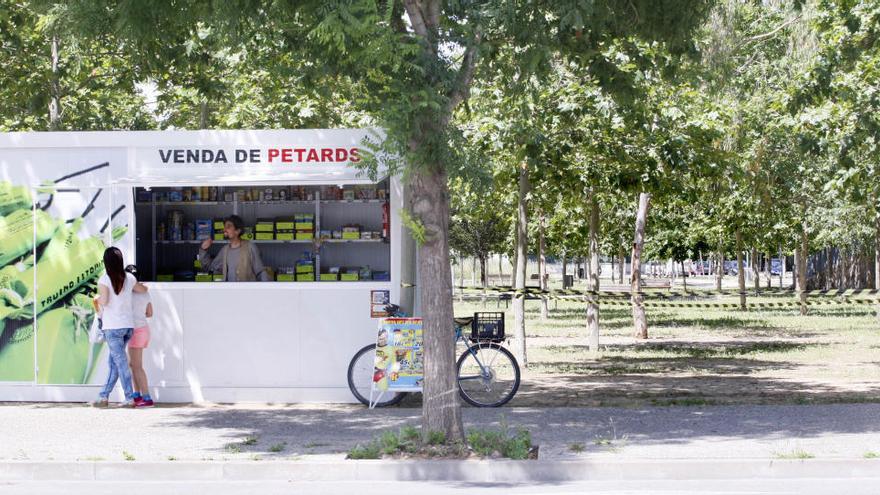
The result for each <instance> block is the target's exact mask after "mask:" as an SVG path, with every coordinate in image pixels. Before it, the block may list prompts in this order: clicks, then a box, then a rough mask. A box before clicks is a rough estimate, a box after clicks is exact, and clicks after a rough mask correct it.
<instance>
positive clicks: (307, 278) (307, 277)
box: [296, 273, 315, 282]
mask: <svg viewBox="0 0 880 495" xmlns="http://www.w3.org/2000/svg"><path fill="white" fill-rule="evenodd" d="M296 281H297V282H314V281H315V274H314V273H297V274H296Z"/></svg>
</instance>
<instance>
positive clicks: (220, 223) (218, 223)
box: [214, 218, 226, 241]
mask: <svg viewBox="0 0 880 495" xmlns="http://www.w3.org/2000/svg"><path fill="white" fill-rule="evenodd" d="M225 224H226V222H225V221H224V220H223V219H222V218H219V219H217V218H215V219H214V240H215V241H222V240H223V239H224V237H223V228H224V225H225Z"/></svg>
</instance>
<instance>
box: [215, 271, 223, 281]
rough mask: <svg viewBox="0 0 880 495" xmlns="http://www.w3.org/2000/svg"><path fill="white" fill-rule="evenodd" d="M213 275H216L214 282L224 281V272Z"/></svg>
mask: <svg viewBox="0 0 880 495" xmlns="http://www.w3.org/2000/svg"><path fill="white" fill-rule="evenodd" d="M213 277H214V282H222V281H223V274H222V273H215V274H214V275H213Z"/></svg>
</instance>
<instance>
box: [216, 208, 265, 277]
mask: <svg viewBox="0 0 880 495" xmlns="http://www.w3.org/2000/svg"><path fill="white" fill-rule="evenodd" d="M242 231H244V221H243V220H242V219H241V217H239V216H238V215H232V216H231V217H229V218H227V219H226V221H225V222H223V235H224V237H226V238H227V239H229V244H227V245H225V246H223V248H222V249H220V253H219V254H218V255H217V257H216V258H212V257H211V256H210V255H209V254H208V249H209V248H210V247H211V245H212V244H214V240H213V239H210V238H209V239H205V240H204V241H202V246H201V249H199V262H200V263H201V264H202V268H203V269H204V270H206V271H209V272H211V273H222V274H223V281H224V282H253V281H256V280H257V279H259V280H260V281H262V282H268V281H269V274H268V273H267V272H266V267H264V266H263V260H262V259H260V251H259V250H258V249H257V245H256V244H254V243H253V242H250V241H246V240H244V239H242V238H241V233H242Z"/></svg>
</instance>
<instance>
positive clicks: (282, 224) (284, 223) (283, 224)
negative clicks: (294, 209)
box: [275, 220, 296, 230]
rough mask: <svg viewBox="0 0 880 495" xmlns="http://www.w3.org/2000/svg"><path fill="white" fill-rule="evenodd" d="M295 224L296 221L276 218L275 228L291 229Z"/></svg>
mask: <svg viewBox="0 0 880 495" xmlns="http://www.w3.org/2000/svg"><path fill="white" fill-rule="evenodd" d="M295 225H296V223H295V222H293V221H291V220H278V221H276V222H275V230H293V229H295V228H296V227H294V226H295Z"/></svg>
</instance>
